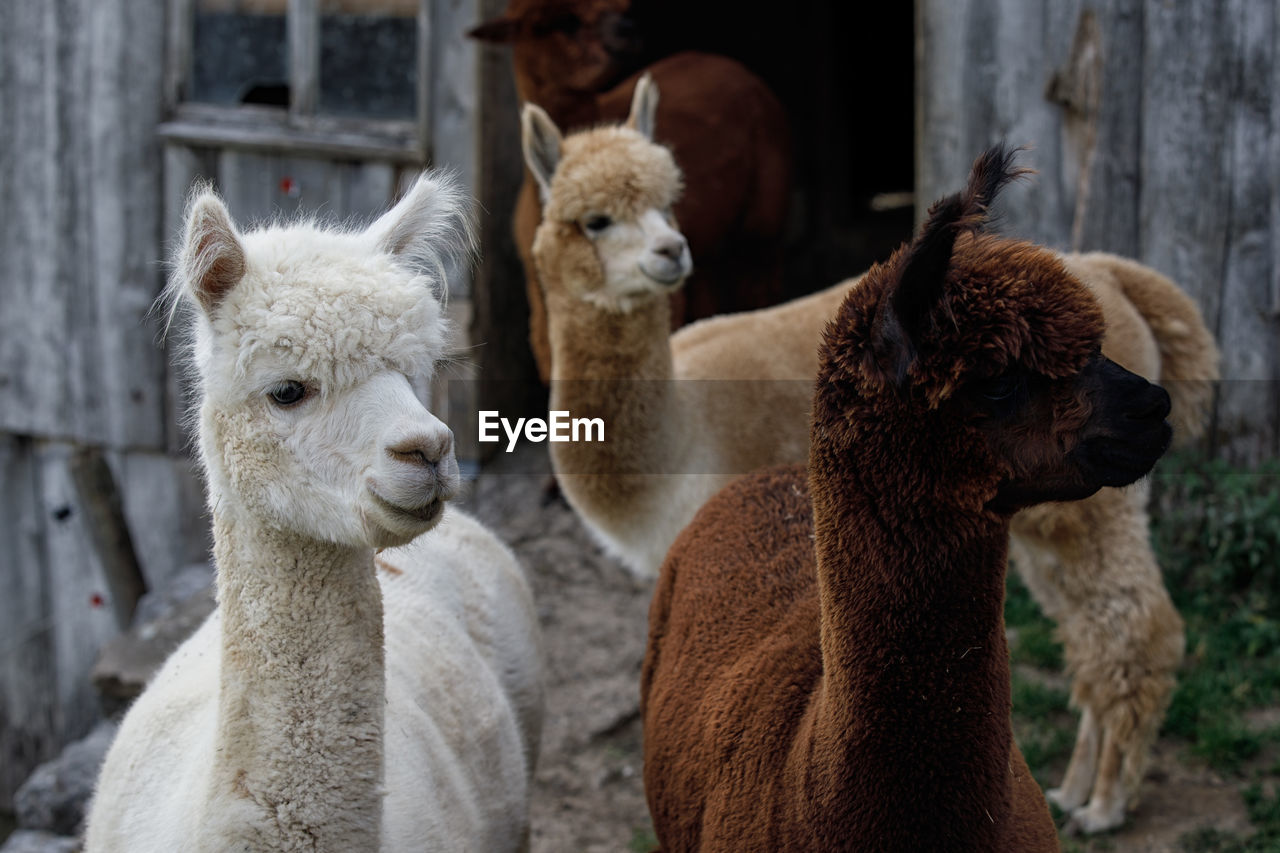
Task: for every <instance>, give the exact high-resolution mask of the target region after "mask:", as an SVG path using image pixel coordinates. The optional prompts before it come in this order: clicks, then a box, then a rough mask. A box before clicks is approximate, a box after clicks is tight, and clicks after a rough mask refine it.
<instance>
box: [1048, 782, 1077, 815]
mask: <svg viewBox="0 0 1280 853" xmlns="http://www.w3.org/2000/svg"><path fill="white" fill-rule="evenodd" d="M1044 796H1045V799H1047V800H1048V801H1049V802H1051V803H1053V804H1054V805H1055V806H1057V807H1058V808H1059V809H1061V810H1062V811H1063V812H1065V813H1066V814H1071V813H1072V812H1073V811H1075V810H1076V809H1078V808H1080V807H1081V806H1083V805H1084V799H1085V798H1084V797H1074V796H1072V795H1071V794H1070V793H1069V792H1068V791H1067V790H1066V788H1050V789H1049V790H1047V791H1045V792H1044Z"/></svg>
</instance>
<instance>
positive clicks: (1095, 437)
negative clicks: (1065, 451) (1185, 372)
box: [1072, 356, 1173, 486]
mask: <svg viewBox="0 0 1280 853" xmlns="http://www.w3.org/2000/svg"><path fill="white" fill-rule="evenodd" d="M1082 379H1083V380H1084V381H1085V384H1086V385H1089V386H1092V387H1091V388H1090V394H1089V396H1090V401H1091V402H1092V404H1093V416H1092V417H1091V418H1090V419H1089V423H1088V425H1087V426H1086V428H1085V437H1084V440H1083V441H1081V442H1080V444H1079V445H1078V446H1077V447H1076V449H1075V450H1073V451H1072V455H1073V456H1074V457H1075V458H1076V462H1077V464H1079V465H1080V467H1081V469H1082V472H1083V473H1084V474H1085V476H1086V478H1087V479H1090V480H1093V481H1094V482H1096V483H1097V485H1098V486H1127V485H1129V484H1130V483H1132V482H1134V481H1136V480H1138V479H1140V478H1142V477H1144V476H1145V475H1146V474H1147V473H1148V472H1150V471H1151V468H1152V467H1153V466H1154V465H1155V464H1156V460H1158V459H1159V458H1160V457H1161V456H1162V455H1164V452H1165V451H1166V450H1168V449H1169V442H1170V441H1171V440H1172V438H1173V429H1172V428H1171V427H1170V426H1169V423H1168V421H1166V420H1165V419H1166V418H1167V417H1168V416H1169V410H1170V401H1169V393H1168V392H1167V391H1165V390H1164V389H1163V388H1161V387H1160V386H1159V385H1155V384H1153V383H1151V382H1148V381H1147V380H1146V379H1143V378H1142V377H1141V376H1138V375H1137V374H1136V373H1131V372H1129V371H1128V370H1125V369H1124V368H1123V367H1121V366H1120V365H1118V364H1116V363H1115V362H1114V361H1112V360H1111V359H1109V358H1105V357H1102V356H1099V357H1097V358H1096V359H1095V360H1094V361H1093V362H1092V363H1090V364H1089V366H1088V367H1086V368H1085V371H1084V374H1083V376H1082Z"/></svg>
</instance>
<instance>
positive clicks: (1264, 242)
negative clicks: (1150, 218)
mask: <svg viewBox="0 0 1280 853" xmlns="http://www.w3.org/2000/svg"><path fill="white" fill-rule="evenodd" d="M1225 14H1226V25H1227V26H1226V34H1227V38H1226V39H1225V40H1224V41H1223V42H1221V43H1219V44H1218V45H1217V55H1216V59H1217V61H1218V63H1219V64H1220V65H1223V66H1226V67H1228V68H1230V69H1231V72H1232V79H1231V89H1230V90H1229V91H1230V93H1231V96H1230V97H1229V98H1225V99H1224V100H1226V101H1228V103H1229V104H1230V114H1229V117H1228V121H1227V124H1226V126H1225V127H1224V131H1225V133H1226V135H1227V140H1226V146H1227V152H1226V153H1227V157H1228V164H1229V166H1228V181H1229V183H1228V186H1227V188H1226V190H1227V193H1228V198H1227V211H1226V212H1227V219H1226V220H1225V222H1224V223H1222V225H1223V227H1224V229H1225V238H1226V241H1225V242H1226V246H1225V257H1224V261H1225V263H1224V266H1223V271H1222V290H1221V293H1222V298H1221V305H1220V309H1219V310H1220V316H1219V329H1220V330H1221V331H1220V334H1219V336H1220V337H1223V336H1225V337H1226V338H1227V339H1228V340H1227V341H1226V342H1227V343H1228V344H1229V345H1228V346H1227V347H1226V348H1225V351H1224V353H1223V363H1222V375H1223V377H1224V380H1225V381H1224V382H1223V383H1222V385H1221V387H1220V388H1219V393H1218V406H1217V418H1216V425H1215V426H1216V437H1217V440H1218V442H1219V443H1220V444H1221V445H1222V446H1223V447H1224V449H1225V450H1226V451H1227V452H1228V453H1229V454H1230V455H1232V456H1234V457H1237V458H1242V459H1261V458H1263V457H1265V456H1270V455H1272V454H1273V453H1274V452H1275V448H1276V433H1277V428H1278V427H1277V424H1276V422H1275V420H1270V421H1268V420H1266V419H1264V418H1259V417H1258V414H1259V412H1274V411H1276V409H1277V405H1278V403H1277V397H1278V391H1280V351H1278V348H1277V341H1276V328H1277V327H1276V323H1275V321H1274V319H1273V318H1272V316H1271V312H1270V309H1271V304H1270V303H1271V293H1270V286H1269V282H1270V279H1271V278H1272V276H1273V275H1274V273H1273V270H1272V257H1273V251H1274V249H1273V247H1272V245H1271V243H1270V241H1271V236H1272V223H1271V222H1269V221H1268V220H1269V215H1270V213H1271V208H1272V201H1273V197H1274V196H1275V194H1276V193H1277V192H1278V191H1280V189H1278V188H1277V187H1276V184H1275V180H1274V178H1275V176H1277V175H1280V161H1276V160H1275V159H1273V155H1272V146H1271V145H1270V144H1269V142H1270V138H1271V135H1272V134H1273V133H1274V132H1275V128H1274V124H1273V121H1274V117H1273V114H1272V103H1273V94H1272V91H1271V88H1270V84H1271V80H1272V78H1273V71H1272V69H1273V68H1274V67H1275V64H1276V62H1277V55H1276V51H1277V47H1276V41H1275V39H1274V37H1273V33H1274V32H1275V17H1276V12H1275V7H1274V5H1273V4H1272V3H1269V2H1267V1H1266V0H1231V2H1230V5H1229V8H1228V9H1227V10H1225ZM1266 175H1270V176H1272V178H1273V180H1266V179H1265V178H1264V177H1263V176H1266Z"/></svg>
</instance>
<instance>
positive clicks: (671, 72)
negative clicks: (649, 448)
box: [470, 0, 791, 381]
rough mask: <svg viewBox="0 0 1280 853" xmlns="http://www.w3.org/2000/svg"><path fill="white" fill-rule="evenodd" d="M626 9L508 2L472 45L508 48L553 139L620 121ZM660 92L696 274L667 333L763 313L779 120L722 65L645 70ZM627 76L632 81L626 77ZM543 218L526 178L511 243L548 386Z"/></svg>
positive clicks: (627, 70) (754, 85) (771, 262)
mask: <svg viewBox="0 0 1280 853" xmlns="http://www.w3.org/2000/svg"><path fill="white" fill-rule="evenodd" d="M630 5H631V0H550V2H548V0H512V2H511V3H510V4H509V5H508V7H507V12H506V14H505V15H504V16H503V17H501V18H497V19H495V20H492V21H487V22H485V23H484V24H481V25H480V26H478V27H476V28H475V29H474V30H472V31H471V33H470V35H471V36H473V37H475V38H479V39H482V40H485V41H490V42H497V43H508V44H511V45H512V49H513V61H514V65H515V81H516V91H517V92H518V94H519V95H520V98H521V100H523V101H524V102H526V103H532V104H537V105H538V106H540V107H542V108H543V109H544V110H545V111H546V112H547V113H548V114H549V115H550V116H551V119H552V121H554V122H555V124H557V125H558V126H560V127H562V128H581V127H587V126H591V125H596V124H600V123H603V122H621V121H622V120H623V119H625V118H626V117H627V114H628V107H629V104H630V102H631V95H632V92H633V90H634V88H635V84H636V81H637V79H638V78H639V76H640V71H639V70H638V67H637V66H638V62H639V61H640V60H639V59H638V53H637V51H636V50H635V49H633V48H634V45H632V44H631V40H632V39H633V36H634V34H633V33H632V34H631V35H629V34H628V33H629V32H630V31H629V30H627V24H626V22H625V15H626V13H627V10H628V9H629V8H630ZM644 71H645V73H648V74H649V75H650V76H651V77H652V78H653V80H654V82H655V83H656V84H657V85H658V87H659V88H660V89H661V90H662V93H663V97H662V102H661V104H660V106H659V108H658V114H657V126H658V129H659V137H660V138H661V139H662V141H663V142H664V143H665V144H667V145H669V146H670V147H671V149H672V151H673V152H674V153H675V156H676V159H677V161H678V162H679V163H680V164H681V166H682V167H683V169H684V172H685V179H686V181H687V182H688V188H689V192H688V193H686V194H685V195H684V196H683V197H682V198H681V199H680V200H678V201H677V202H676V207H675V215H676V218H677V219H678V220H679V221H680V223H681V225H682V226H683V230H684V234H685V236H686V237H687V238H688V241H689V245H690V248H691V249H692V251H693V256H694V257H695V258H696V259H697V270H696V271H695V273H694V274H693V276H692V278H691V279H690V280H689V284H688V287H686V288H685V290H684V291H683V292H682V291H675V292H674V293H672V294H669V296H668V298H670V299H671V300H672V307H671V317H672V320H674V322H675V325H677V326H679V325H682V324H684V323H687V322H690V321H692V320H696V319H698V318H701V317H709V316H712V315H714V314H722V313H725V312H728V311H741V310H745V309H750V308H761V307H764V306H767V305H773V304H775V303H777V302H779V301H781V298H782V249H783V238H784V236H785V233H784V232H785V229H786V221H787V210H788V204H789V201H790V193H791V143H790V130H789V125H788V122H787V117H786V112H785V110H784V109H783V107H782V105H781V103H779V101H778V99H777V98H776V97H775V96H774V95H773V93H772V92H770V91H769V88H768V87H767V86H766V85H765V84H764V82H763V81H761V80H760V79H759V78H758V77H756V76H755V75H754V74H752V73H751V72H750V71H748V70H747V69H746V68H745V67H743V66H742V65H740V64H739V63H737V62H735V61H734V60H731V59H728V58H726V57H723V56H716V55H713V54H706V53H696V52H689V51H686V52H682V53H678V54H674V55H672V56H669V57H666V58H663V59H660V60H657V61H656V62H654V63H653V64H651V65H649V66H648V68H647V69H644ZM633 72H634V73H633ZM541 213H542V208H541V204H540V201H539V196H538V190H537V183H536V181H535V179H534V177H533V176H532V174H530V173H529V172H527V171H526V173H525V180H524V184H523V185H522V186H521V189H520V195H519V197H518V198H517V200H516V208H515V220H514V231H515V242H516V248H517V249H518V250H519V252H520V258H521V261H522V262H523V264H524V269H525V279H526V281H525V285H526V290H527V293H528V298H529V338H530V344H531V346H532V348H533V353H534V357H535V359H536V360H537V363H538V371H539V374H540V375H541V376H542V378H543V380H544V381H546V380H547V379H549V378H550V376H551V342H550V338H549V330H548V321H547V316H546V304H545V300H546V296H545V294H544V292H543V290H542V289H541V288H540V286H539V282H538V277H537V275H536V273H535V265H534V260H533V241H534V235H535V233H536V231H537V228H538V223H539V221H540V217H541Z"/></svg>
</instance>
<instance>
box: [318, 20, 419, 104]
mask: <svg viewBox="0 0 1280 853" xmlns="http://www.w3.org/2000/svg"><path fill="white" fill-rule="evenodd" d="M417 15H418V0H321V2H320V16H321V17H320V112H322V113H328V114H330V115H352V116H364V117H367V118H404V119H412V118H413V117H414V113H415V108H416V105H417V76H418V20H417Z"/></svg>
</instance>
